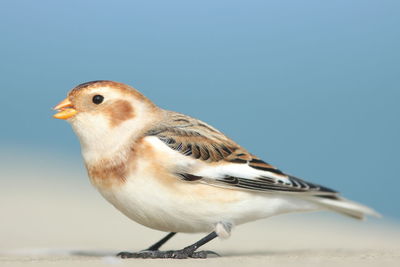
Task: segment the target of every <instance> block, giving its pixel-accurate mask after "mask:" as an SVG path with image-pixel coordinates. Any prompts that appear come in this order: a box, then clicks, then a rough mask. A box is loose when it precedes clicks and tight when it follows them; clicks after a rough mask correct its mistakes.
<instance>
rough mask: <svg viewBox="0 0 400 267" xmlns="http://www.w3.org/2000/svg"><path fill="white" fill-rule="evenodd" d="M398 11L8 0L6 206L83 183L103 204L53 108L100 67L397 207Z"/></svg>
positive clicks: (337, 5) (376, 203)
mask: <svg viewBox="0 0 400 267" xmlns="http://www.w3.org/2000/svg"><path fill="white" fill-rule="evenodd" d="M399 10H400V2H399V1H395V0H393V1H389V0H381V1H367V0H362V1H361V0H359V1H357V0H354V1H345V0H338V1H316V0H315V1H308V0H307V1H295V0H293V1H289V0H288V1H281V0H279V1H264V0H259V1H257V0H249V1H232V0H229V1H227V0H221V1H211V0H203V1H184V0H179V1H177V0H170V1H161V0H152V1H144V0H143V1H131V0H129V1H105V0H102V1H100V0H96V1H94V0H92V1H89V0H88V1H77V0H69V1H50V0H48V1H44V0H38V1H29V0H19V1H12V0H2V1H1V3H0V32H1V36H0V40H1V42H0V58H1V61H0V71H1V75H0V80H1V93H2V104H1V106H0V111H1V112H0V116H1V117H0V119H1V131H0V147H1V150H0V159H1V161H0V164H1V167H0V175H1V180H0V183H1V184H0V186H1V189H0V190H1V195H0V198H4V199H5V198H7V200H8V202H7V201H0V202H1V204H0V205H1V206H2V209H4V208H5V207H6V206H7V208H8V209H9V210H12V212H11V211H10V213H9V215H8V217H7V219H8V220H9V221H10V222H11V221H12V220H13V218H12V217H13V216H14V215H15V214H16V213H24V212H25V213H26V212H28V213H27V214H28V215H26V216H25V217H23V218H21V220H22V221H24V222H27V221H29V220H30V219H32V218H35V217H37V216H40V217H41V218H42V220H43V221H46V220H47V219H46V216H47V217H48V216H49V210H46V209H42V210H41V211H38V210H37V209H35V208H32V207H31V206H29V205H30V204H31V205H33V204H32V203H36V202H35V201H38V200H37V199H38V198H41V199H42V200H43V201H42V202H40V203H53V205H56V206H57V205H58V204H57V203H58V198H57V197H58V196H59V195H60V194H64V195H65V196H66V197H67V198H68V197H70V198H74V197H75V195H76V194H78V193H79V192H81V191H82V192H84V193H83V194H82V195H83V196H85V197H84V198H82V199H83V200H82V201H79V202H78V203H80V204H82V205H84V204H83V203H86V201H89V202H90V201H94V200H93V199H95V200H96V201H99V202H98V204H96V205H98V206H99V207H100V206H104V205H108V204H105V202H101V201H100V200H98V199H100V197H99V196H97V194H96V192H94V190H92V189H91V188H90V185H89V182H88V179H87V177H86V171H85V169H84V167H83V164H82V161H81V156H80V148H79V143H78V140H77V138H76V137H75V135H74V133H73V132H72V130H71V128H70V126H69V125H68V123H66V122H65V121H60V120H55V119H52V117H51V116H52V115H53V111H52V110H51V107H53V106H54V105H55V104H57V103H58V102H59V101H60V100H62V99H64V98H65V96H66V94H67V92H68V91H69V90H70V89H71V88H73V87H74V86H76V85H77V84H80V83H83V82H87V81H91V80H98V79H106V80H115V81H119V82H124V83H127V84H129V85H132V86H134V87H135V88H137V89H139V90H140V91H141V92H142V93H144V94H145V95H146V96H147V97H149V98H150V99H151V100H153V101H154V102H155V103H156V104H158V105H159V106H161V107H163V108H166V109H171V110H175V111H179V112H182V113H186V114H189V115H191V116H194V117H197V118H200V119H202V120H204V121H206V122H208V123H210V124H211V125H213V126H215V127H217V128H219V129H220V130H222V131H223V132H224V133H226V134H227V135H228V136H230V137H231V138H233V139H234V140H235V141H237V142H238V143H240V144H241V145H243V146H244V147H246V148H247V149H248V150H250V151H251V152H252V153H254V154H256V155H258V156H260V157H261V158H263V159H265V160H266V161H268V162H271V163H273V164H275V165H276V166H278V167H279V168H280V169H282V170H284V171H286V172H288V173H291V174H293V175H296V176H298V177H302V178H304V179H306V180H309V181H313V182H316V183H319V184H323V185H326V186H328V187H331V188H334V189H337V190H339V191H341V192H342V193H343V194H344V195H345V196H347V197H348V198H351V199H353V200H355V201H359V202H362V203H365V204H367V205H370V206H371V207H373V208H375V209H376V210H378V211H379V212H380V213H382V214H383V215H384V217H385V218H386V219H389V220H395V221H396V220H398V219H400V209H399V207H398V203H400V194H399V193H398V192H399V186H400V177H399V173H400V164H399V157H400V154H399V151H400V141H399V136H400V123H399V115H400V105H399V103H398V102H399V99H400V49H399V47H400V16H399ZM38 188H41V189H43V188H48V190H47V191H46V192H50V193H49V194H48V195H46V194H44V193H42V191H41V190H39V189H38ZM86 190H87V191H86ZM39 192H40V193H39ZM43 192H44V191H43ZM30 194H31V195H30ZM97 198H98V199H97ZM4 199H3V200H4ZM75 201H76V200H75ZM68 203H75V202H68V200H66V202H65V203H64V204H65V205H64V207H67V209H68V207H69V206H68ZM96 203H97V202H96ZM80 204H77V205H74V206H70V208H71V212H72V210H75V209H79V208H80ZM96 205H94V206H96ZM38 206H40V204H38V205H37V206H36V208H38ZM27 207H29V208H27ZM82 207H84V206H82ZM100 209H101V208H100ZM110 209H111V207H110ZM29 212H31V213H29ZM52 212H56V213H57V212H60V211H59V210H58V209H56V208H54V210H52ZM91 212H93V213H95V212H96V211H95V210H94V211H93V210H92V211H91ZM19 215H21V214H19ZM305 216H307V215H305ZM121 218H122V216H121ZM82 220H83V221H84V220H85V219H84V218H82ZM104 220H107V218H104ZM77 223H78V222H77ZM61 224H62V223H61ZM9 230H10V231H12V230H13V229H12V223H10V229H9ZM14 230H15V229H14Z"/></svg>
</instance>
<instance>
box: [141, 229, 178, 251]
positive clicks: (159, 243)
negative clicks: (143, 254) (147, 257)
mask: <svg viewBox="0 0 400 267" xmlns="http://www.w3.org/2000/svg"><path fill="white" fill-rule="evenodd" d="M175 234H176V233H175V232H171V233H169V234H168V235H166V236H165V237H164V238H163V239H161V240H160V241H158V242H157V243H155V244H153V245H151V246H150V247H149V248H148V249H145V251H154V250H158V249H159V248H160V247H161V246H162V245H164V244H165V243H166V242H167V241H168V240H170V239H171V237H173V236H174V235H175Z"/></svg>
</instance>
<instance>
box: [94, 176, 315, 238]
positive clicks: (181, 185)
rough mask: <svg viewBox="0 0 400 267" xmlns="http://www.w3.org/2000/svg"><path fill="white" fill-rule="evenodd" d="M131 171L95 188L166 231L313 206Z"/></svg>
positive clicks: (137, 218)
mask: <svg viewBox="0 0 400 267" xmlns="http://www.w3.org/2000/svg"><path fill="white" fill-rule="evenodd" d="M174 179H176V183H175V184H173V185H172V184H168V183H163V182H160V179H159V178H155V177H145V176H135V177H129V179H127V181H126V183H125V184H123V185H121V186H118V187H114V188H111V189H110V188H108V189H106V190H103V189H101V188H98V189H99V191H100V193H101V194H102V195H103V196H104V197H105V198H106V199H107V200H108V201H109V202H110V203H112V204H113V205H114V206H115V207H116V208H117V209H118V210H120V211H121V212H122V213H123V214H125V215H126V216H128V217H129V218H130V219H132V220H134V221H136V222H138V223H140V224H142V225H144V226H147V227H150V228H153V229H157V230H161V231H168V232H186V233H196V232H211V231H213V230H214V228H215V226H216V224H217V223H219V222H224V223H226V222H228V223H231V224H232V225H239V224H242V223H245V222H249V221H254V220H257V219H261V218H266V217H269V216H272V215H276V214H281V213H287V212H293V211H302V210H303V211H307V210H315V209H316V208H317V207H316V206H315V205H314V204H312V203H310V202H308V201H305V200H301V199H297V198H293V197H289V196H286V195H282V194H280V195H277V194H268V193H253V192H246V191H239V190H232V189H225V188H219V187H214V186H210V185H206V184H201V183H195V182H185V181H180V180H178V179H177V178H174Z"/></svg>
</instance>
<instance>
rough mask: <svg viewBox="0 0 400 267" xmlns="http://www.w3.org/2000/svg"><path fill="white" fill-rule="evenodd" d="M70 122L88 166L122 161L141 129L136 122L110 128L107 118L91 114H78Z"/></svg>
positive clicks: (132, 121) (131, 121)
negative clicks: (108, 161)
mask: <svg viewBox="0 0 400 267" xmlns="http://www.w3.org/2000/svg"><path fill="white" fill-rule="evenodd" d="M70 122H71V125H72V128H73V129H74V131H75V133H76V134H77V136H78V138H79V141H80V143H81V150H82V155H83V158H84V160H85V163H86V164H89V165H92V164H96V163H98V162H100V161H103V160H112V161H115V163H116V164H117V163H118V161H120V160H123V159H124V158H125V157H126V154H127V152H128V151H129V150H130V145H131V144H132V143H133V142H134V140H135V139H136V138H137V135H138V134H140V129H141V128H142V127H143V126H142V127H141V125H140V122H138V121H137V120H127V121H125V122H123V123H121V124H120V125H118V126H115V127H111V126H110V123H109V120H108V118H106V117H105V116H101V115H98V114H96V115H94V114H91V113H83V114H78V115H77V116H75V117H74V118H73V119H71V121H70Z"/></svg>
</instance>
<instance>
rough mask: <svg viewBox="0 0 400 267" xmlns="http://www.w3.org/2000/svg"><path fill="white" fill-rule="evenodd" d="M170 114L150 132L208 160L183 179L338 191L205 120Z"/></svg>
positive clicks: (316, 192)
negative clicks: (287, 169) (289, 170)
mask: <svg viewBox="0 0 400 267" xmlns="http://www.w3.org/2000/svg"><path fill="white" fill-rule="evenodd" d="M169 117H170V118H169V120H168V122H164V123H163V124H161V125H158V126H157V127H155V128H153V129H151V130H149V131H148V132H147V134H146V135H147V136H155V137H157V138H158V139H159V140H161V141H162V143H164V145H166V146H168V147H169V148H170V149H172V150H174V151H177V152H179V153H181V154H183V155H185V156H187V157H190V158H192V159H195V160H196V161H200V162H202V163H204V164H199V165H200V166H201V167H200V168H196V169H195V170H191V169H188V170H185V171H183V172H182V171H180V172H179V173H177V177H180V178H181V179H183V180H186V181H196V182H203V183H207V184H210V185H216V186H223V187H229V188H236V189H243V190H252V191H260V192H261V191H264V192H265V191H270V192H274V191H275V192H276V191H280V192H288V193H306V194H310V195H316V196H332V197H334V196H335V195H336V194H337V192H336V191H334V190H331V189H329V188H326V187H323V186H320V185H317V184H314V183H310V182H306V181H304V180H302V179H299V178H296V177H294V176H291V175H287V174H285V173H283V172H282V171H280V170H279V169H277V168H276V167H274V166H272V165H271V164H269V163H267V162H265V161H263V160H261V159H260V158H258V157H256V156H254V155H252V154H250V153H249V152H247V151H246V150H245V149H244V148H242V147H240V146H239V145H238V144H236V143H235V142H234V141H232V140H231V139H229V138H228V137H226V136H225V135H224V134H222V133H221V132H219V131H218V130H216V129H215V128H213V127H211V126H210V125H208V124H206V123H204V122H201V121H199V120H196V119H193V118H191V117H188V116H185V115H182V114H179V113H172V112H171V113H170V114H169Z"/></svg>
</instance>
